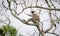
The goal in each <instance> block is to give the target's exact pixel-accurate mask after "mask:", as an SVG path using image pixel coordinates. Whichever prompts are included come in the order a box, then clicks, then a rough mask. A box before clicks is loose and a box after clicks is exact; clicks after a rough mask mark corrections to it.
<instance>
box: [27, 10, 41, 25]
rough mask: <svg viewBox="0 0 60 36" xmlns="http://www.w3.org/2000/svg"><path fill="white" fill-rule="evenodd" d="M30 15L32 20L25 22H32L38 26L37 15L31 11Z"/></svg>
mask: <svg viewBox="0 0 60 36" xmlns="http://www.w3.org/2000/svg"><path fill="white" fill-rule="evenodd" d="M31 13H32V15H29V14H28V15H29V16H31V17H32V18H30V19H28V21H27V22H30V21H32V22H33V23H35V24H39V22H40V20H39V15H38V14H36V13H35V11H31Z"/></svg>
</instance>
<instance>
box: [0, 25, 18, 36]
mask: <svg viewBox="0 0 60 36" xmlns="http://www.w3.org/2000/svg"><path fill="white" fill-rule="evenodd" d="M0 31H1V32H0V33H2V35H1V36H5V35H6V34H7V33H8V34H10V35H9V36H16V33H17V31H16V29H15V28H14V27H12V26H8V25H6V26H5V25H4V26H2V29H0Z"/></svg>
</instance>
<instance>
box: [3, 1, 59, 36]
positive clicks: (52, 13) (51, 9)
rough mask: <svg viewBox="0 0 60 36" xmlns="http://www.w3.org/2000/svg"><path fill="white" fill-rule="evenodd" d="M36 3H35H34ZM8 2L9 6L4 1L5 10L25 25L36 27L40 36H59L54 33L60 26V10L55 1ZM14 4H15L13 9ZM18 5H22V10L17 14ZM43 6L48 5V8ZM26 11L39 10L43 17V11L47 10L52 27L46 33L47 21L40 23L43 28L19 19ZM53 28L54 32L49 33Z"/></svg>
mask: <svg viewBox="0 0 60 36" xmlns="http://www.w3.org/2000/svg"><path fill="white" fill-rule="evenodd" d="M34 1H35V3H34ZM6 2H7V3H8V5H7V6H6V5H5V4H4V3H5V0H3V1H2V6H3V8H4V9H6V10H9V11H10V13H11V15H12V16H14V17H15V18H16V19H18V20H19V21H21V22H22V23H24V24H26V25H31V26H36V27H37V29H38V31H39V36H40V34H41V35H42V36H45V34H46V33H49V34H54V35H57V36H59V35H58V34H56V33H54V31H55V30H56V29H57V24H60V23H59V22H60V17H59V16H60V15H59V16H58V15H57V14H56V13H57V12H58V11H60V8H57V7H58V6H55V4H54V3H53V2H54V1H52V0H33V2H30V0H6ZM28 2H29V3H28ZM41 2H43V4H41ZM55 2H57V4H58V5H60V3H59V2H58V0H57V1H55ZM44 3H45V4H44ZM12 4H13V7H12ZM18 5H20V9H21V11H20V12H17V10H18ZM43 5H46V6H45V7H44V6H43ZM26 9H30V10H34V9H38V11H39V12H38V13H39V15H41V12H42V9H43V10H46V11H47V13H48V15H49V22H50V24H51V26H50V27H49V28H48V29H47V30H45V31H44V30H43V29H44V28H43V27H44V26H43V22H44V21H46V20H44V21H43V22H40V23H39V24H40V25H41V24H42V27H41V26H39V25H35V23H34V24H31V23H28V22H27V21H26V20H25V19H22V17H19V16H20V15H21V14H22V13H25V12H24V11H25V10H26ZM34 11H35V10H34ZM45 13H46V12H45ZM40 18H41V16H40ZM40 21H41V20H40ZM47 21H48V20H47ZM53 27H55V29H54V30H53V32H49V31H50V30H52V28H53ZM40 28H41V29H40Z"/></svg>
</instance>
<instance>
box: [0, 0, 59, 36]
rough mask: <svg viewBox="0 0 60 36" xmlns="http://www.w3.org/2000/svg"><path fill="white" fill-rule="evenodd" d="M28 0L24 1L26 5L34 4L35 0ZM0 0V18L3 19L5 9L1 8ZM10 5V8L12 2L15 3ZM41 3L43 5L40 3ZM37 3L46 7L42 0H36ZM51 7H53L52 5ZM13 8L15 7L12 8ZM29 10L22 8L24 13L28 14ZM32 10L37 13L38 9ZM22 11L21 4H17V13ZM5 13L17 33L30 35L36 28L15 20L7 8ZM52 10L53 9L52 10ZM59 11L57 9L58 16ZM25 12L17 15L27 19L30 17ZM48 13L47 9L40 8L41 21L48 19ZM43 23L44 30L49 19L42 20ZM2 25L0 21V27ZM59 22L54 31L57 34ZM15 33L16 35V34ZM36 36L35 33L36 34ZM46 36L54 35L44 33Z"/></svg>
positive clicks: (24, 35) (0, 0)
mask: <svg viewBox="0 0 60 36" xmlns="http://www.w3.org/2000/svg"><path fill="white" fill-rule="evenodd" d="M4 1H5V3H4V4H5V5H6V7H8V4H7V2H6V0H4ZM20 1H22V0H20ZM20 1H19V0H18V1H17V3H19V2H20ZM29 1H30V3H29V2H28V1H27V0H26V3H27V5H26V6H30V4H31V2H32V5H33V6H35V4H36V3H35V2H36V1H35V0H33V1H32V0H29ZM1 3H2V0H0V10H2V11H0V20H1V19H2V20H5V19H6V18H5V17H4V14H3V13H5V11H4V10H5V9H3V6H2V4H1ZM53 3H54V5H55V6H56V7H57V8H59V9H60V5H58V3H56V2H53ZM11 4H12V5H11V7H12V9H13V8H14V4H15V3H13V2H12V3H11ZM42 4H43V5H42ZM37 5H39V6H41V5H42V6H43V7H47V5H46V3H44V2H43V0H39V1H38V4H37ZM52 8H53V7H52ZM14 9H15V8H14ZM30 10H31V9H29V8H28V9H26V10H24V12H25V13H26V14H30ZM33 10H34V11H36V12H38V13H39V10H38V9H37V8H33ZM21 11H22V8H21V5H18V8H17V13H19V12H21ZM6 12H7V13H5V14H6V15H7V16H9V18H10V20H11V25H12V26H14V27H15V28H16V29H17V30H18V35H19V34H22V35H23V36H32V34H33V33H34V30H36V29H37V28H36V27H35V26H29V25H25V24H23V23H22V22H20V21H19V20H17V19H16V18H15V17H13V16H12V15H11V13H10V12H9V10H7V11H6ZM53 12H54V11H53ZM59 12H60V11H58V12H57V13H56V14H57V16H58V17H60V13H59ZM25 13H22V14H21V15H19V17H20V18H22V19H25V20H27V19H28V18H30V17H29V16H27V15H26V14H25ZM1 14H2V16H1ZM48 16H49V15H48V11H47V10H43V9H41V13H40V19H41V21H42V22H43V20H49V17H48ZM43 23H44V30H46V29H48V28H49V27H50V23H49V21H44V22H43ZM2 25H3V23H0V27H1V26H2ZM59 30H60V24H59V25H58V28H57V30H56V31H55V32H56V33H57V34H59V35H60V31H59ZM36 33H38V31H37V32H36ZM18 35H17V36H18ZM36 36H37V35H36ZM46 36H55V35H51V34H46Z"/></svg>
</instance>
